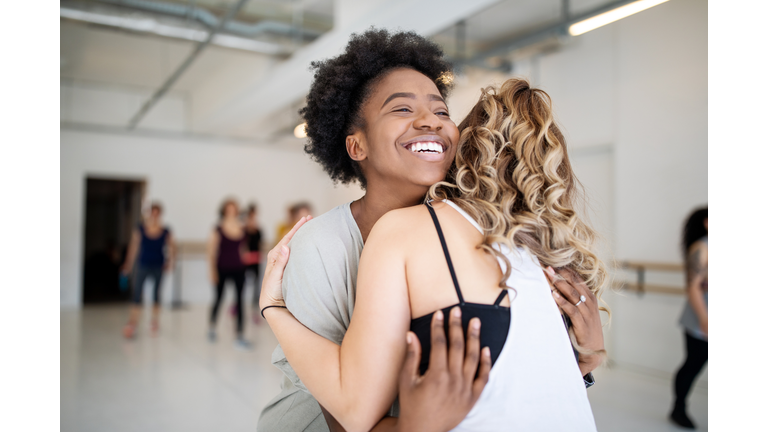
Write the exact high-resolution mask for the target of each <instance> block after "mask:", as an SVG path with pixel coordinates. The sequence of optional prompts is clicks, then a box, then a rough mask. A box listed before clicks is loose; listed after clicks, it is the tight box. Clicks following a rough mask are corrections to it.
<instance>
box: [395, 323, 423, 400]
mask: <svg viewBox="0 0 768 432" xmlns="http://www.w3.org/2000/svg"><path fill="white" fill-rule="evenodd" d="M405 340H406V344H407V346H406V348H405V362H404V363H403V368H402V369H401V370H400V388H401V389H402V388H408V387H409V386H411V385H413V383H414V382H416V380H418V379H419V363H420V362H421V343H420V342H419V338H418V337H416V334H415V333H414V332H410V331H409V332H408V333H407V334H406V336H405Z"/></svg>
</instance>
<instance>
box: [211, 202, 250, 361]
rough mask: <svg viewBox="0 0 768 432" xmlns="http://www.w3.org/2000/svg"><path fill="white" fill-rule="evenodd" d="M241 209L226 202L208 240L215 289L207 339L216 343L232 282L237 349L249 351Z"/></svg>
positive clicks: (244, 247)
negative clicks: (223, 302)
mask: <svg viewBox="0 0 768 432" xmlns="http://www.w3.org/2000/svg"><path fill="white" fill-rule="evenodd" d="M239 215H240V209H239V206H238V203H237V201H236V200H234V199H232V198H229V199H226V200H225V201H224V202H223V203H222V205H221V207H220V208H219V224H218V225H217V226H216V227H215V228H214V230H213V232H212V233H211V236H210V237H209V239H208V264H209V275H210V281H211V285H213V286H214V287H215V290H216V291H215V296H214V302H213V306H212V307H211V315H210V325H209V329H208V339H209V340H210V341H211V342H215V341H216V339H217V335H216V321H217V318H218V314H219V308H220V307H221V300H222V298H223V297H224V285H225V283H226V281H227V280H231V281H232V283H233V284H234V285H235V311H236V317H237V329H236V335H235V336H236V339H235V346H237V347H238V348H242V349H250V348H251V344H250V342H248V341H247V340H246V339H245V338H244V336H243V333H244V319H243V288H244V286H245V269H246V265H245V262H244V260H243V257H244V255H245V253H246V235H245V228H244V226H243V224H242V222H241V221H240V218H239Z"/></svg>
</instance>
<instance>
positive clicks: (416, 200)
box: [350, 183, 427, 243]
mask: <svg viewBox="0 0 768 432" xmlns="http://www.w3.org/2000/svg"><path fill="white" fill-rule="evenodd" d="M413 189H415V190H413V191H409V192H410V193H403V192H402V191H400V192H398V193H395V191H393V190H392V189H391V188H386V187H384V188H382V187H376V185H372V184H371V183H369V184H368V187H367V189H366V193H365V195H363V197H362V198H360V199H359V200H357V201H354V202H353V203H352V204H351V205H350V211H351V212H352V217H354V218H355V222H357V227H358V228H359V229H360V234H361V235H362V236H363V243H365V241H366V240H368V234H370V233H371V229H373V225H375V224H376V221H378V220H379V218H381V217H382V216H384V214H385V213H387V212H388V211H390V210H396V209H400V208H405V207H411V206H414V205H417V204H420V203H421V201H422V200H423V199H424V195H426V193H427V188H423V189H424V190H421V189H422V188H413Z"/></svg>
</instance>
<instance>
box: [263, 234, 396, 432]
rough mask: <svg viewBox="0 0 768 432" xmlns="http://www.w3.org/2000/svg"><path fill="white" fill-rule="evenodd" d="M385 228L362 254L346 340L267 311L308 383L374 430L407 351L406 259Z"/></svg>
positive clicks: (342, 416) (343, 419) (345, 415)
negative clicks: (332, 338) (338, 340)
mask: <svg viewBox="0 0 768 432" xmlns="http://www.w3.org/2000/svg"><path fill="white" fill-rule="evenodd" d="M377 228H379V229H377ZM382 231H383V229H382V228H380V227H378V226H377V227H376V228H374V230H373V231H372V232H371V234H370V236H369V238H368V242H367V243H366V247H365V249H364V251H363V254H362V257H361V259H360V266H359V272H358V284H357V299H356V303H355V313H354V314H353V315H352V320H351V323H350V326H349V329H348V331H347V333H346V336H345V337H344V341H343V342H342V345H341V346H338V345H336V344H334V343H333V342H331V341H329V340H327V339H325V338H323V337H321V336H319V335H317V334H315V333H314V332H312V331H310V330H309V329H307V328H306V327H304V326H303V325H302V324H301V323H299V322H298V321H297V320H296V319H295V318H294V317H293V316H292V315H291V314H290V313H289V312H288V311H287V310H285V309H278V308H271V309H268V310H267V312H266V313H265V317H266V318H267V321H268V322H269V324H270V327H272V330H273V331H274V333H275V335H276V336H277V339H278V341H279V342H280V345H281V346H282V348H283V351H284V352H285V355H286V358H287V359H288V361H289V362H290V363H291V366H292V367H293V369H294V370H295V371H296V373H297V374H298V375H299V376H300V377H301V380H302V382H303V383H304V384H305V385H306V386H307V388H308V389H309V391H310V392H311V393H312V395H313V396H314V397H315V398H316V399H317V400H318V402H320V404H322V405H323V406H324V407H325V408H326V409H327V411H328V412H330V413H331V414H332V415H333V417H335V418H336V419H338V420H339V422H340V423H341V424H342V425H343V426H344V427H345V428H346V429H347V430H369V429H371V427H373V426H374V425H375V424H376V422H377V421H378V420H379V419H381V418H382V417H383V416H384V414H385V413H386V412H387V409H388V408H389V406H390V405H391V404H392V401H393V400H394V399H395V395H396V393H397V376H398V373H399V372H400V367H401V365H402V362H403V358H404V357H405V350H406V344H405V334H406V333H407V332H408V326H409V324H410V305H409V300H408V291H407V286H406V281H405V267H404V265H405V264H404V257H403V255H402V253H400V252H399V251H398V250H397V248H396V247H394V246H396V244H395V242H394V241H392V240H391V238H392V236H385V235H382V234H381V233H382ZM310 353H311V354H310ZM308 354H310V355H308Z"/></svg>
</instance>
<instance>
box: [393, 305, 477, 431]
mask: <svg viewBox="0 0 768 432" xmlns="http://www.w3.org/2000/svg"><path fill="white" fill-rule="evenodd" d="M443 319H444V318H443V313H442V312H441V311H437V312H436V313H435V315H434V316H433V318H432V330H431V334H432V336H431V345H432V347H431V350H430V353H429V369H427V372H426V373H425V374H424V375H420V374H419V363H420V362H421V345H420V344H419V339H418V338H417V337H416V334H414V333H413V332H408V348H407V351H406V356H405V362H404V364H403V368H402V371H401V372H400V384H399V401H400V418H399V419H398V423H399V424H398V429H399V430H400V431H420V432H421V431H435V432H438V431H440V432H442V431H447V430H451V429H453V428H455V427H456V426H458V424H459V423H461V421H462V420H464V417H466V416H467V414H469V411H470V410H471V409H472V407H474V406H475V402H477V400H478V399H479V398H480V394H481V393H482V392H483V389H484V388H485V385H486V384H487V383H488V377H489V374H490V371H491V352H490V350H489V349H488V348H487V347H486V348H483V349H482V350H481V349H480V320H479V319H478V318H472V320H470V322H469V328H468V329H467V339H466V346H467V349H466V351H465V349H464V345H465V343H464V335H463V334H462V333H463V329H462V325H461V311H460V309H459V308H458V307H455V308H453V309H452V310H451V313H450V317H449V323H450V326H449V335H448V338H446V336H445V332H444V331H443ZM449 341H450V343H449ZM476 374H477V377H475V375H476Z"/></svg>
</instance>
